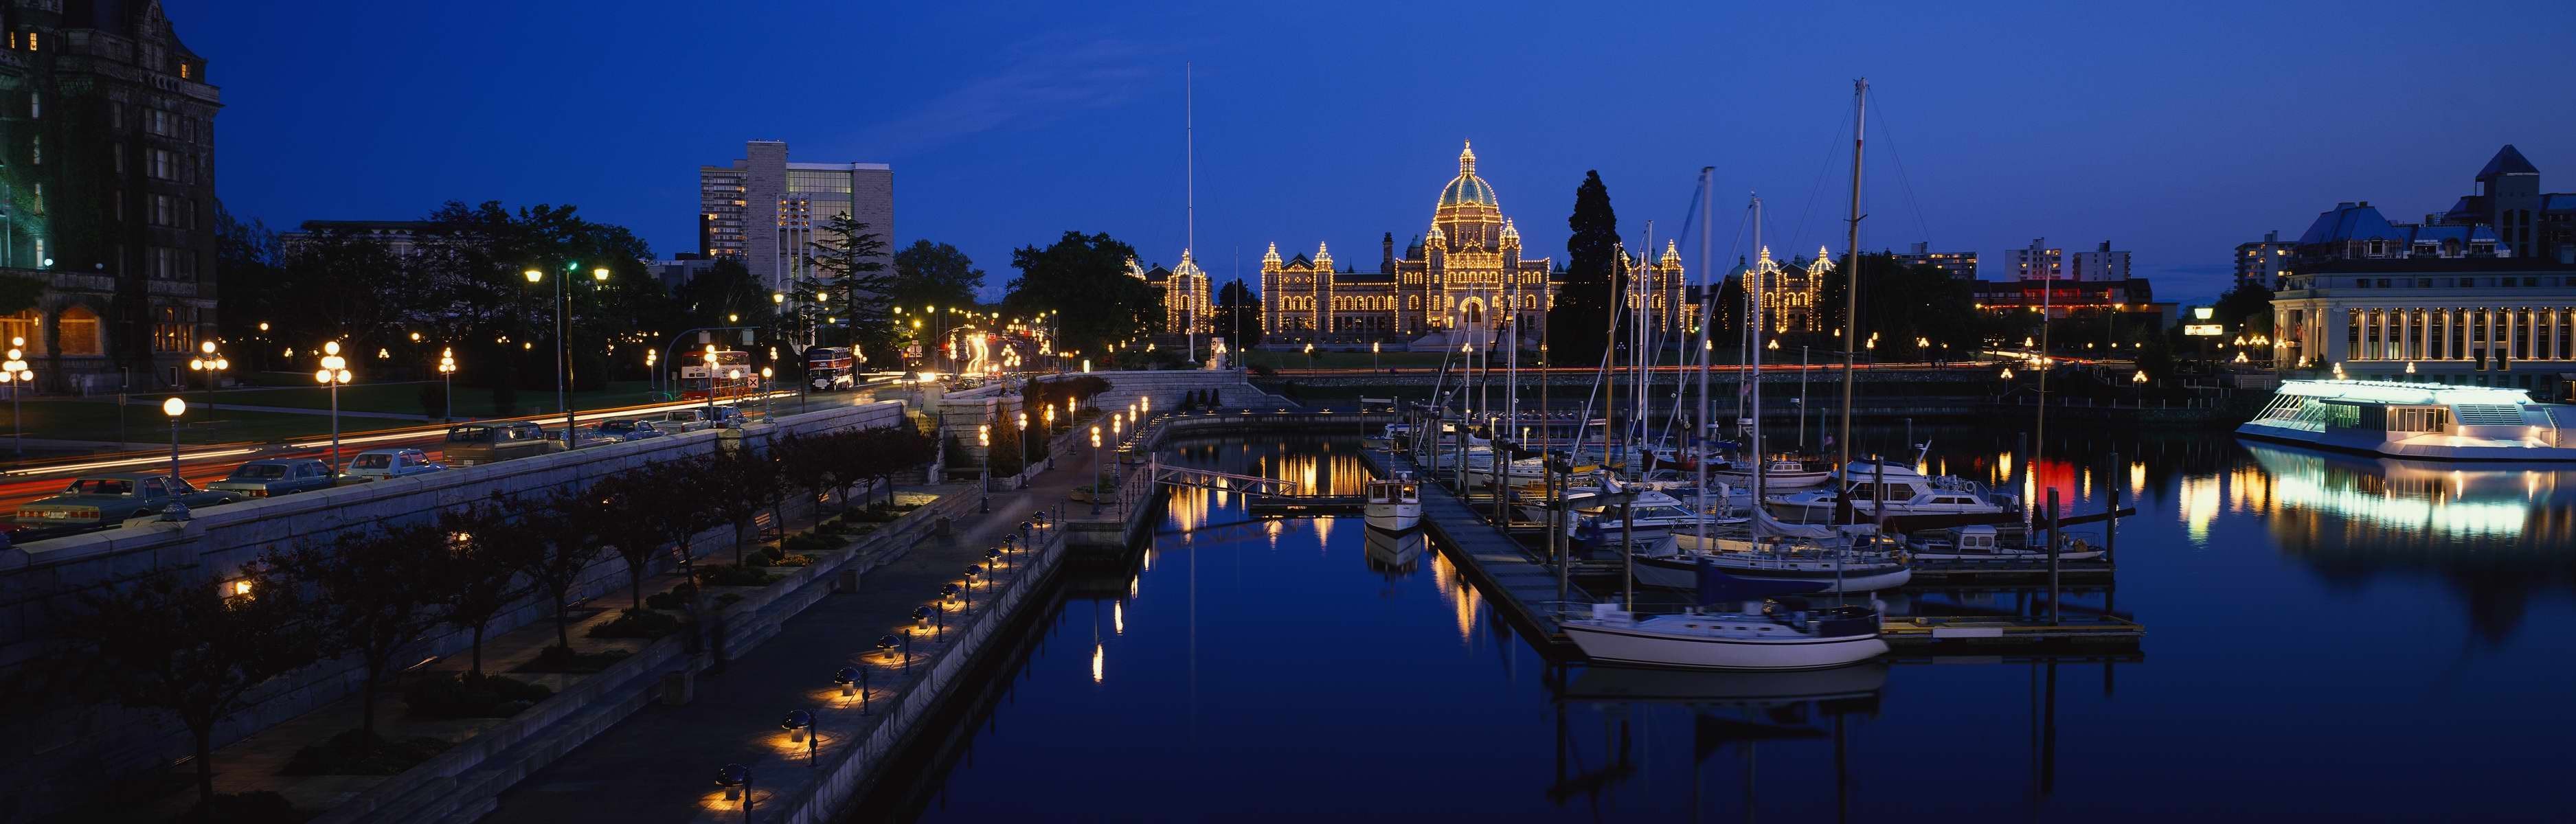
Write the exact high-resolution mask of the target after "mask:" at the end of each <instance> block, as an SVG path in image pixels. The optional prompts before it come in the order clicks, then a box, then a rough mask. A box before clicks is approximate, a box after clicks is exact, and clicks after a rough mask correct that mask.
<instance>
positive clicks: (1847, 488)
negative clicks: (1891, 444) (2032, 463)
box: [1762, 461, 2020, 530]
mask: <svg viewBox="0 0 2576 824" xmlns="http://www.w3.org/2000/svg"><path fill="white" fill-rule="evenodd" d="M1841 479H1842V489H1840V490H1836V489H1835V488H1833V487H1826V488H1823V489H1810V490H1805V491H1802V492H1793V493H1789V494H1785V495H1768V496H1764V497H1763V499H1762V503H1763V505H1764V506H1765V507H1767V508H1769V509H1770V510H1771V512H1772V514H1774V515H1778V516H1780V517H1781V518H1783V519H1786V520H1789V521H1792V522H1799V523H1824V522H1827V521H1831V520H1832V519H1833V518H1834V510H1835V509H1836V508H1837V504H1838V503H1839V502H1840V501H1841V499H1842V496H1843V495H1846V494H1847V495H1849V496H1850V497H1851V510H1852V517H1853V518H1854V519H1858V520H1870V521H1875V520H1879V519H1880V516H1881V515H1884V516H1885V520H1886V521H1887V524H1888V526H1890V527H1891V528H1896V529H1900V530H1903V529H1919V528H1928V527H1936V526H1956V525H1959V524H1977V523H1994V522H1996V521H2001V520H2006V519H2008V518H2011V517H2012V516H2013V513H2014V512H2015V511H2017V510H2018V509H2019V506H2020V502H2019V501H2016V500H2014V499H2013V497H2012V496H2010V495H2006V494H2003V493H2000V492H1995V491H1992V490H1989V489H1987V488H1986V487H1985V485H1984V484H1980V483H1977V482H1975V481H1970V480H1965V479H1962V478H1959V477H1956V476H1951V475H1942V476H1938V477H1932V476H1926V475H1924V474H1923V473H1920V472H1916V471H1914V467H1911V466H1907V465H1904V464H1896V463H1885V462H1880V463H1870V462H1866V461H1853V462H1852V463H1851V465H1850V466H1847V467H1844V469H1843V472H1842V473H1841ZM1880 486H1884V487H1885V489H1886V494H1885V495H1879V494H1876V492H1875V488H1876V487H1880Z"/></svg>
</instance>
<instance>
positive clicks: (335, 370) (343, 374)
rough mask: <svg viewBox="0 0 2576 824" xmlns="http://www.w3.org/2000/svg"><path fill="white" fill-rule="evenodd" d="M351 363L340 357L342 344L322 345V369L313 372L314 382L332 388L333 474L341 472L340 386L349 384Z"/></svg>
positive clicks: (333, 342)
mask: <svg viewBox="0 0 2576 824" xmlns="http://www.w3.org/2000/svg"><path fill="white" fill-rule="evenodd" d="M350 377H351V376H350V374H349V361H348V359H346V358H342V357H340V342H339V341H336V340H335V341H329V342H326V343H324V344H322V368H320V369H316V370H314V371H313V380H314V381H316V382H319V383H321V384H322V385H323V386H328V387H331V472H332V474H335V475H336V474H339V472H340V386H341V384H345V383H348V382H349V378H350Z"/></svg>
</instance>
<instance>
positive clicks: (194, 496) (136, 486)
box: [14, 472, 242, 527]
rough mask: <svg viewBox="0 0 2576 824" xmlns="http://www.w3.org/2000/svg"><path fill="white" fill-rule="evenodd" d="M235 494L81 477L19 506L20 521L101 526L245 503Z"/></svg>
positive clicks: (179, 482) (119, 475) (166, 479)
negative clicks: (176, 509)
mask: <svg viewBox="0 0 2576 824" xmlns="http://www.w3.org/2000/svg"><path fill="white" fill-rule="evenodd" d="M241 498H242V496H241V494H240V493H237V492H217V491H214V490H200V489H197V488H195V487H192V486H189V485H188V482H187V481H186V480H185V479H181V478H173V477H170V476H168V475H146V474H142V473H136V472H114V473H108V474H103V475H83V476H81V477H80V478H78V479H75V480H73V481H72V484H71V486H69V487H66V488H64V489H63V492H62V494H60V495H55V496H53V497H51V498H46V499H44V500H40V501H34V502H31V503H26V504H21V505H19V507H18V515H17V517H16V518H15V519H14V520H15V521H16V522H17V523H19V524H22V525H26V526H31V527H47V526H97V525H100V524H112V523H118V522H121V521H124V520H125V519H127V518H132V517H134V516H136V515H153V514H158V513H159V512H160V511H161V510H162V509H163V508H164V507H167V506H169V505H170V503H171V502H172V501H177V502H179V503H183V504H187V505H188V506H189V507H192V508H193V507H208V506H216V505H219V504H228V503H232V502H234V501H238V500H241Z"/></svg>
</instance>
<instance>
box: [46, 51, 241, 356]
mask: <svg viewBox="0 0 2576 824" xmlns="http://www.w3.org/2000/svg"><path fill="white" fill-rule="evenodd" d="M0 32H5V41H0V155H5V158H0V274H6V275H10V276H17V277H25V278H33V279H35V280H37V281H40V282H41V283H42V284H43V285H44V290H43V293H42V296H41V297H40V298H39V299H38V302H37V305H36V306H35V307H34V308H32V309H27V310H24V311H20V312H18V313H16V314H13V315H9V316H5V317H0V338H23V339H25V341H26V344H25V345H24V346H23V347H20V348H21V349H23V350H24V351H25V353H26V359H27V360H28V361H29V363H30V364H31V367H32V369H33V370H34V371H35V372H36V376H37V377H36V381H37V385H38V386H39V387H41V388H42V389H45V390H47V391H57V392H65V391H115V390H116V389H119V388H137V389H144V388H151V387H157V386H170V385H178V384H181V383H183V382H187V381H189V380H190V378H192V377H193V376H191V375H189V374H187V368H186V364H187V361H188V357H189V356H190V355H191V354H192V353H194V352H196V349H197V343H198V341H200V340H203V339H211V338H212V337H213V335H214V329H215V214H216V205H215V162H214V159H215V139H214V137H215V129H214V124H215V116H216V114H217V113H218V112H219V111H221V109H222V108H223V101H222V97H221V95H220V94H219V93H218V91H217V89H216V88H215V87H214V86H213V85H211V84H209V83H208V82H207V70H206V61H205V59H204V58H202V57H199V56H198V55H197V54H196V53H195V52H193V51H190V50H189V49H188V47H187V46H186V45H185V44H183V43H181V42H180V41H179V38H178V35H177V34H176V33H175V32H174V31H172V29H171V25H170V21H169V18H167V17H165V16H163V15H162V12H161V4H160V3H158V2H151V1H150V0H146V1H145V2H130V3H115V2H101V1H100V0H10V2H8V3H6V5H5V6H0Z"/></svg>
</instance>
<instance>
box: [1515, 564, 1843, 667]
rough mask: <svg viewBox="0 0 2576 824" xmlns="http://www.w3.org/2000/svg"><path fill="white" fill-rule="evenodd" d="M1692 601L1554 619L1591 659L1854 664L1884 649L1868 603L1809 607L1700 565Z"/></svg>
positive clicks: (1613, 607)
mask: <svg viewBox="0 0 2576 824" xmlns="http://www.w3.org/2000/svg"><path fill="white" fill-rule="evenodd" d="M1699 570H1700V572H1699V574H1700V576H1701V579H1700V590H1699V603H1700V606H1699V607H1696V608H1693V609H1692V610H1691V611H1688V612H1681V613H1671V614H1662V615H1647V614H1641V613H1636V612H1632V611H1629V610H1627V609H1624V608H1622V607H1621V606H1620V605H1618V604H1593V605H1592V609H1591V612H1590V613H1589V614H1588V615H1586V616H1584V617H1580V618H1569V619H1566V620H1563V621H1559V622H1557V626H1558V628H1559V629H1561V630H1563V631H1564V632H1565V635H1566V638H1568V639H1569V640H1572V641H1573V642H1574V645H1575V646H1576V647H1577V648H1580V649H1582V650H1583V654H1584V655H1585V656H1587V657H1589V658H1591V659H1592V660H1594V661H1607V662H1613V663H1622V664H1637V665H1643V666H1654V667H1679V668H1684V669H1731V670H1798V669H1823V668H1826V667H1838V666H1843V665H1846V664H1856V663H1859V662H1862V661H1867V660H1869V659H1872V658H1876V657H1878V656H1880V655H1883V654H1885V653H1886V652H1887V642H1886V641H1884V640H1881V639H1880V638H1879V628H1880V617H1879V609H1878V607H1877V605H1876V604H1871V605H1869V606H1832V607H1823V608H1816V607H1812V606H1810V605H1808V603H1807V602H1806V601H1805V600H1804V599H1799V598H1790V597H1785V595H1783V596H1780V597H1770V596H1764V595H1761V594H1760V593H1764V592H1770V593H1781V592H1782V591H1783V590H1784V589H1786V588H1787V587H1786V585H1783V584H1777V583H1768V582H1760V581H1746V580H1743V579H1739V578H1735V577H1734V576H1730V575H1727V574H1726V573H1723V572H1719V571H1717V569H1716V568H1715V567H1714V566H1708V565H1703V566H1701V567H1700V568H1699ZM1747 598H1766V599H1767V600H1763V601H1762V602H1761V605H1760V606H1759V607H1758V608H1754V609H1748V610H1743V611H1722V612H1721V611H1707V609H1706V608H1707V607H1708V606H1709V605H1711V604H1714V603H1720V602H1731V601H1739V600H1744V599H1747Z"/></svg>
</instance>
